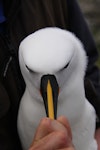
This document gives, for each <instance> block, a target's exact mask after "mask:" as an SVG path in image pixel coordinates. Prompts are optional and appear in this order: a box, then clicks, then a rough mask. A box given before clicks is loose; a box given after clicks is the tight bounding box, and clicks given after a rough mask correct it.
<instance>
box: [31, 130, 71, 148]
mask: <svg viewBox="0 0 100 150" xmlns="http://www.w3.org/2000/svg"><path fill="white" fill-rule="evenodd" d="M67 140H68V137H67V134H66V133H65V132H63V131H55V132H52V133H50V134H49V135H47V136H46V137H44V138H43V139H40V140H38V141H37V142H33V144H32V146H31V148H30V149H29V150H36V149H41V148H42V149H45V150H48V149H49V150H52V149H60V148H65V147H68V146H69V145H68V142H67Z"/></svg>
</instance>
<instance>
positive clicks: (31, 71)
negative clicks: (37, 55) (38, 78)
mask: <svg viewBox="0 0 100 150" xmlns="http://www.w3.org/2000/svg"><path fill="white" fill-rule="evenodd" d="M26 68H27V70H28V71H29V72H30V73H33V72H34V71H33V70H31V69H30V68H29V67H28V66H27V65H26Z"/></svg>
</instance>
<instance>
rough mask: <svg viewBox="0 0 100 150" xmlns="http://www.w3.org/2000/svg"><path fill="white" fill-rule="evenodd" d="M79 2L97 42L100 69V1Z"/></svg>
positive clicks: (80, 0)
mask: <svg viewBox="0 0 100 150" xmlns="http://www.w3.org/2000/svg"><path fill="white" fill-rule="evenodd" d="M78 2H79V5H80V7H81V10H82V12H83V14H84V16H85V18H86V21H87V23H88V25H89V28H90V30H91V32H92V35H93V38H94V40H95V43H96V46H97V49H98V52H99V60H98V62H97V65H98V66H99V67H100V0H78Z"/></svg>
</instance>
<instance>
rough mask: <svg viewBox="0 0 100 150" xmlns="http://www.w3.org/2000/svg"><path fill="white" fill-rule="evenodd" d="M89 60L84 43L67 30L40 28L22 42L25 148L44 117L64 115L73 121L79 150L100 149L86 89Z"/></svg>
mask: <svg viewBox="0 0 100 150" xmlns="http://www.w3.org/2000/svg"><path fill="white" fill-rule="evenodd" d="M87 63H88V59H87V56H86V54H85V50H84V46H83V44H82V42H81V41H80V40H79V39H78V38H77V37H76V36H75V35H74V34H73V33H71V32H69V31H67V30H64V29H60V28H56V27H47V28H43V29H39V30H37V31H35V32H34V33H32V34H30V35H29V36H27V37H26V38H25V39H24V40H23V41H22V42H21V43H20V46H19V64H20V69H21V72H22V75H23V78H24V80H25V84H26V88H25V92H24V94H23V96H22V98H21V101H20V106H19V111H18V121H17V126H18V133H19V137H20V140H21V143H22V147H23V150H27V149H28V148H29V146H30V145H31V143H32V140H33V137H34V134H35V131H36V127H37V126H38V124H39V122H40V120H41V118H43V117H45V116H47V117H50V118H52V119H56V118H57V117H58V116H60V115H64V116H66V117H67V119H68V120H69V123H70V126H71V130H72V137H73V144H74V146H75V149H76V150H97V143H96V141H95V139H94V133H95V122H96V121H95V120H96V114H95V110H94V108H93V106H92V105H91V104H90V103H89V102H88V100H87V99H86V97H85V91H84V76H85V72H86V68H87Z"/></svg>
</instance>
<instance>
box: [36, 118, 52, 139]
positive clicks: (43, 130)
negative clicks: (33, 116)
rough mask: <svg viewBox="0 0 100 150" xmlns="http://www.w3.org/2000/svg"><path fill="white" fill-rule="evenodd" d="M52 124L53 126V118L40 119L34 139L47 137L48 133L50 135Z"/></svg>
mask: <svg viewBox="0 0 100 150" xmlns="http://www.w3.org/2000/svg"><path fill="white" fill-rule="evenodd" d="M50 126H51V120H50V119H49V118H43V119H42V120H41V121H40V123H39V126H38V128H37V130H36V133H35V136H34V140H35V141H37V140H39V139H41V138H43V137H45V136H46V135H48V134H49V133H50V132H51V127H50Z"/></svg>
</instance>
